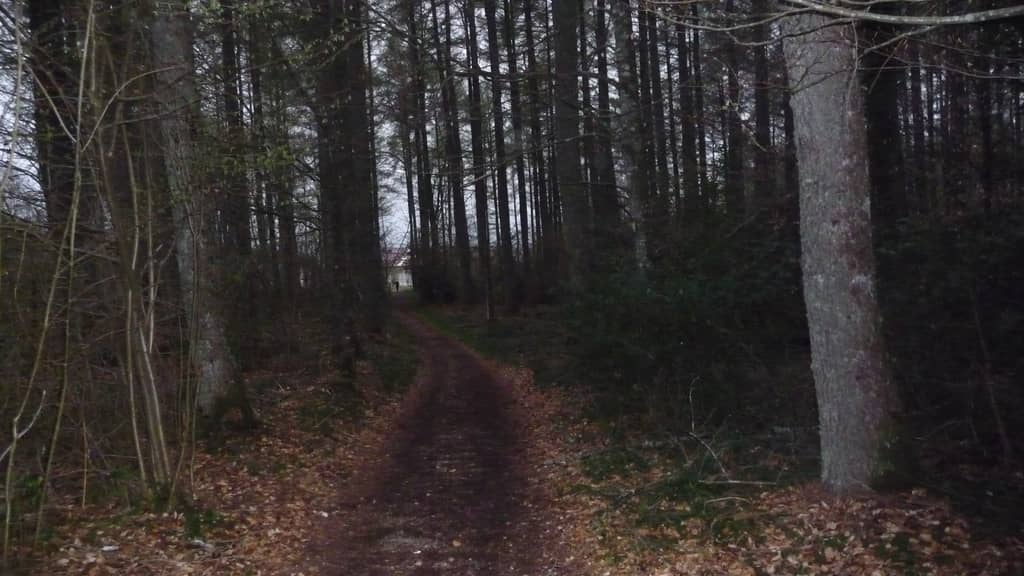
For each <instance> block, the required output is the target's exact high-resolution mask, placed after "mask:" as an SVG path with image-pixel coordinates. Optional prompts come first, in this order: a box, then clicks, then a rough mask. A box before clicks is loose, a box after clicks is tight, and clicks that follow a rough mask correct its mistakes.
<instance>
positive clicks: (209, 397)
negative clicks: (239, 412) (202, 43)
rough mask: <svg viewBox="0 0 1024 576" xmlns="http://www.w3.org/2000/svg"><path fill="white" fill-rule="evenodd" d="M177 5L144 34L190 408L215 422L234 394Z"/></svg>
mask: <svg viewBox="0 0 1024 576" xmlns="http://www.w3.org/2000/svg"><path fill="white" fill-rule="evenodd" d="M191 26H192V24H191V20H190V17H189V13H188V11H187V10H186V8H185V5H184V3H183V2H181V1H178V0H174V1H171V2H165V3H161V4H158V5H157V8H156V10H155V13H154V18H153V24H152V27H151V33H150V49H151V54H152V58H153V69H154V70H156V71H157V72H156V82H157V90H156V95H157V102H158V104H159V107H160V116H159V120H158V122H159V125H160V132H161V135H162V137H163V143H164V151H163V152H164V154H163V158H164V165H165V170H166V178H167V187H168V193H169V196H170V199H171V206H172V216H173V220H174V248H175V257H176V259H177V264H178V274H179V278H180V281H181V300H182V307H183V308H184V311H185V316H186V318H187V323H188V327H189V334H190V335H191V338H190V345H191V346H190V347H191V357H192V358H193V360H194V364H195V370H196V406H197V407H198V408H199V410H200V411H201V412H202V413H203V414H204V415H206V416H209V417H217V416H218V414H217V412H218V411H220V410H221V409H222V408H223V407H224V404H225V402H227V401H228V400H229V398H230V397H231V395H232V392H233V391H234V390H236V388H234V387H235V386H237V387H238V388H237V389H238V390H240V389H241V386H242V384H241V381H239V380H237V372H236V370H237V369H236V365H235V362H234V359H233V358H232V357H231V353H230V351H229V350H228V345H227V339H226V338H225V336H224V319H223V317H222V316H221V315H220V313H219V311H220V310H221V308H220V307H219V306H218V305H217V303H216V302H215V301H214V297H213V291H212V290H211V286H210V279H211V278H210V276H211V271H210V267H209V261H208V259H209V253H208V250H207V246H208V244H209V239H208V237H207V227H206V226H205V223H204V221H203V218H202V215H203V214H204V213H206V212H207V210H206V208H208V206H205V205H204V204H205V195H204V194H202V192H200V191H199V189H200V186H199V185H198V184H199V183H198V182H197V181H196V175H195V174H194V173H193V167H194V166H195V164H196V160H197V159H196V158H195V150H194V143H193V140H192V134H193V129H194V123H195V116H194V115H195V113H196V109H195V106H196V103H197V102H198V101H199V99H198V97H197V93H196V89H195V85H194V83H193V78H194V77H195V75H194V71H195V67H194V64H193V61H192V28H191Z"/></svg>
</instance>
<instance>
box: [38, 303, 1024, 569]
mask: <svg viewBox="0 0 1024 576" xmlns="http://www.w3.org/2000/svg"><path fill="white" fill-rule="evenodd" d="M477 317H478V315H477V314H476V311H474V310H469V309H460V308H428V309H419V310H414V311H412V312H409V311H405V312H402V313H400V314H399V318H400V321H399V322H398V323H397V324H396V325H395V326H393V327H392V329H391V330H389V334H390V335H389V336H388V337H386V338H384V339H382V340H380V341H374V342H370V344H369V346H368V358H367V360H366V361H365V362H362V363H360V365H359V368H358V374H357V377H356V378H355V379H353V380H352V381H351V382H347V381H345V380H344V379H341V378H340V377H339V375H338V374H337V373H336V371H333V370H331V369H329V368H327V369H325V368H323V367H320V368H319V369H318V368H315V367H311V366H310V364H314V365H315V364H316V362H317V360H316V355H309V356H306V357H304V358H298V359H292V360H291V361H290V362H288V363H286V364H284V365H270V366H267V367H266V369H265V370H262V371H260V372H255V373H251V374H248V375H247V379H248V380H249V384H250V387H251V388H252V389H253V392H254V394H253V396H254V398H255V399H256V400H257V404H258V408H259V409H260V419H261V422H262V424H261V426H260V428H259V429H258V430H257V431H255V432H247V433H241V432H239V433H235V434H234V435H229V437H227V438H225V439H224V441H223V443H222V446H221V447H220V448H217V449H205V450H203V451H201V452H200V453H199V454H197V457H196V461H195V463H194V473H193V478H194V480H193V490H192V492H193V493H194V500H193V502H192V503H191V505H190V506H189V507H188V508H187V509H186V510H184V511H181V512H177V513H170V514H164V513H157V512H147V511H145V510H139V509H137V508H135V509H132V508H130V507H128V506H126V505H125V502H124V501H123V500H124V499H119V498H117V497H111V498H108V501H107V502H106V503H105V504H93V503H90V504H89V505H88V506H85V507H81V506H80V505H79V503H78V502H74V501H67V502H62V503H61V505H60V506H59V508H58V511H59V519H58V522H57V523H56V525H55V528H54V529H53V532H52V534H50V535H49V538H48V539H47V541H46V543H45V544H44V546H42V547H41V548H38V549H36V550H35V551H34V552H24V554H23V556H27V557H29V558H30V559H31V560H32V562H31V563H30V564H29V565H28V566H29V568H27V570H26V571H25V573H27V574H53V575H55V576H57V575H65V574H67V575H70V574H75V575H79V574H85V575H90V576H92V575H99V574H125V575H135V574H138V575H151V576H165V575H171V574H195V575H211V576H212V575H229V576H235V575H237V576H261V575H278V574H280V575H290V576H298V575H302V576H319V575H323V576H342V575H345V576H347V575H353V576H371V575H380V576H386V575H423V576H428V575H433V574H451V575H453V576H468V575H477V574H479V575H491V574H494V575H498V576H501V575H513V574H519V575H524V576H525V575H533V576H545V575H550V576H557V575H566V576H570V575H595V576H597V575H600V576H628V575H640V574H643V575H652V576H654V575H656V576H667V575H670V574H679V575H683V574H686V575H691V574H707V575H718V574H728V575H733V574H741V575H750V576H760V575H764V574H856V575H860V574H863V575H865V576H880V575H889V574H899V575H919V574H920V575H923V574H943V575H945V574H948V575H950V576H953V575H960V574H979V575H981V574H990V575H993V576H996V575H1007V576H1011V575H1019V574H1024V538H1022V535H1021V532H1020V531H1016V532H1014V531H1013V530H1009V531H1005V530H1004V531H999V532H995V533H989V532H984V531H981V530H979V529H977V525H976V524H975V523H974V522H973V521H972V518H970V517H969V516H966V515H964V514H962V513H961V512H959V511H957V510H955V509H954V508H953V506H951V504H950V503H949V502H947V501H944V500H943V499H940V498H937V497H935V496H933V495H931V494H929V493H927V492H925V491H924V490H920V489H918V490H908V491H903V492H897V493H891V494H886V495H883V496H863V497H857V498H846V499H836V498H833V497H831V496H829V495H828V494H826V493H825V492H823V491H822V490H821V489H820V488H819V487H818V486H817V484H816V483H815V482H814V481H813V475H814V473H813V462H811V464H810V465H808V457H807V451H805V450H802V449H800V448H799V447H798V446H797V444H798V442H795V441H790V440H792V438H790V437H791V436H793V435H794V434H795V432H793V431H786V432H785V433H784V435H785V436H786V437H787V438H788V439H789V440H787V441H782V440H780V439H778V438H774V439H758V441H757V442H756V443H749V442H748V443H733V444H730V440H729V439H728V438H724V437H718V436H715V435H713V434H706V433H705V431H702V430H693V431H692V432H690V433H689V434H684V435H681V436H680V435H679V434H667V433H653V432H652V431H651V430H650V429H649V428H645V427H644V426H642V425H639V424H638V423H637V422H636V421H632V420H629V419H623V418H621V417H620V418H610V417H608V416H606V415H602V414H601V411H600V410H599V409H598V405H599V402H598V401H597V400H596V399H595V398H594V397H593V395H592V393H591V392H589V391H588V389H587V388H586V387H581V386H577V385H576V384H575V383H574V382H573V370H572V366H571V362H570V361H569V360H568V358H567V357H566V354H565V351H564V346H562V345H560V344H559V342H560V341H561V338H562V335H561V334H559V333H558V330H559V328H558V325H559V323H558V322H552V321H550V319H548V318H545V317H544V316H543V312H540V313H529V314H526V313H524V314H523V315H521V316H519V317H517V318H508V319H502V320H500V321H498V322H491V323H487V322H483V321H480V320H479V319H478V318H477ZM783 440H785V439H783ZM811 452H813V450H811ZM126 498H127V495H126Z"/></svg>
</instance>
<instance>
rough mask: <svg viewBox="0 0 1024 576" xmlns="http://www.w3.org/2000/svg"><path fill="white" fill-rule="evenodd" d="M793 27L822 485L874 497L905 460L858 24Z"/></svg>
mask: <svg viewBox="0 0 1024 576" xmlns="http://www.w3.org/2000/svg"><path fill="white" fill-rule="evenodd" d="M828 24H830V23H829V21H828V19H826V18H824V17H822V16H818V15H804V16H799V17H794V18H792V19H791V21H789V22H787V26H789V27H790V28H789V29H788V30H787V33H788V34H790V36H789V37H787V39H786V41H785V53H786V60H787V72H788V75H789V81H790V84H791V85H792V87H793V89H794V91H795V92H794V94H793V97H792V106H793V113H794V123H795V129H796V137H797V154H798V157H799V165H800V178H801V182H800V184H801V190H800V213H801V216H800V218H801V220H800V236H801V242H802V248H803V260H802V266H803V278H804V300H805V302H806V305H807V322H808V326H809V328H810V337H811V368H812V371H813V373H814V381H815V389H816V391H817V397H818V418H819V422H820V435H821V460H822V481H823V482H824V483H825V484H826V486H828V487H829V488H831V489H832V490H835V491H838V492H850V491H855V490H860V489H869V488H871V487H873V486H874V485H875V484H876V483H877V482H879V481H881V480H883V479H884V478H885V477H886V476H888V475H889V474H890V473H891V472H893V469H894V467H896V466H897V464H898V462H896V461H895V460H894V458H895V457H896V453H895V452H894V451H893V450H894V449H895V447H896V446H897V445H898V443H899V437H898V433H897V427H896V418H897V412H898V410H899V404H898V396H897V394H896V389H895V386H894V384H893V381H892V379H891V377H890V374H889V370H888V367H887V365H886V360H885V349H884V345H883V341H882V321H881V314H880V312H879V308H878V302H877V297H876V291H875V261H874V255H873V254H874V253H873V251H872V247H871V210H870V204H871V203H870V186H869V180H868V157H867V156H868V150H867V134H866V131H865V127H864V112H863V101H862V98H861V91H860V90H859V89H857V87H858V86H859V79H858V78H857V72H856V70H857V61H856V56H855V54H854V53H853V51H852V50H850V49H849V48H848V47H849V46H850V45H853V44H854V43H855V42H856V30H855V29H854V27H853V26H850V25H837V24H834V23H832V24H831V25H828Z"/></svg>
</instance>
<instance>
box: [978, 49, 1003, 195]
mask: <svg viewBox="0 0 1024 576" xmlns="http://www.w3.org/2000/svg"><path fill="white" fill-rule="evenodd" d="M979 36H980V38H981V41H980V42H979V43H978V45H979V46H989V45H991V44H992V39H991V33H989V32H985V31H983V32H982V33H981V34H980V35H979ZM974 72H975V74H977V75H979V76H980V78H975V79H974V80H973V81H972V82H973V84H974V94H975V100H976V102H977V105H978V107H977V119H978V132H979V133H980V134H981V166H980V170H979V171H978V180H979V182H980V183H981V205H982V209H983V210H984V211H985V213H986V214H988V213H990V212H991V211H992V201H993V196H994V194H995V176H996V174H995V172H996V163H995V146H994V144H993V139H992V115H993V114H992V85H993V84H996V80H994V79H992V78H987V76H989V75H991V73H992V72H991V69H990V64H989V58H988V57H987V56H986V55H979V56H976V57H975V70H974ZM996 87H997V88H998V87H999V84H996Z"/></svg>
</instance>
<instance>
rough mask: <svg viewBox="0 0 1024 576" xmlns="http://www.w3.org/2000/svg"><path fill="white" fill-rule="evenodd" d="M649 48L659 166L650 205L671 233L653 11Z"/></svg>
mask: <svg viewBox="0 0 1024 576" xmlns="http://www.w3.org/2000/svg"><path fill="white" fill-rule="evenodd" d="M646 16H647V50H648V53H649V56H648V60H649V63H650V71H651V81H650V83H651V121H652V128H653V130H652V131H651V138H652V139H653V144H654V148H653V149H652V153H654V155H655V164H656V167H657V168H656V169H657V172H656V174H657V181H658V193H657V195H656V196H655V197H654V202H653V206H652V207H651V208H652V210H651V218H653V219H654V220H655V221H656V223H657V224H656V227H657V229H658V230H659V232H660V234H661V235H667V234H669V233H670V232H669V231H670V228H669V226H668V218H669V215H670V214H671V208H670V206H669V197H670V194H671V193H672V187H671V184H670V180H669V172H668V143H667V141H666V139H665V99H664V98H663V97H662V85H661V50H659V49H658V42H659V40H660V37H661V36H660V34H658V16H657V14H655V13H654V12H651V11H647V12H646Z"/></svg>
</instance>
